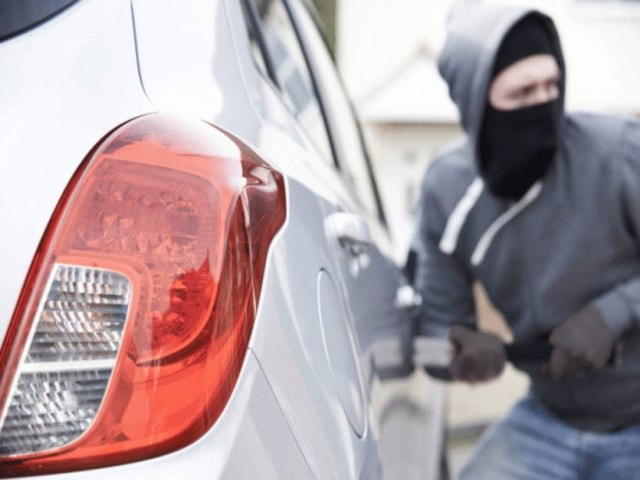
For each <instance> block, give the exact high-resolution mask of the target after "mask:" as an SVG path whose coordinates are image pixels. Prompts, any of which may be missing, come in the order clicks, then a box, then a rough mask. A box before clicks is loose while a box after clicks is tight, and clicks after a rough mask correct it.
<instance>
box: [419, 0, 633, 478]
mask: <svg viewBox="0 0 640 480" xmlns="http://www.w3.org/2000/svg"><path fill="white" fill-rule="evenodd" d="M439 68H440V72H441V74H442V76H443V77H444V78H445V80H446V81H447V83H448V85H449V91H450V95H451V97H452V99H453V101H454V102H455V103H456V105H457V107H458V109H459V111H460V116H461V119H462V124H463V127H464V130H465V132H466V137H465V139H464V142H462V143H460V144H458V145H456V146H454V147H452V148H450V149H449V150H447V151H445V152H444V153H443V154H441V155H440V156H439V158H437V159H436V160H435V161H434V163H433V165H432V167H431V168H430V169H429V171H428V172H427V175H426V177H425V180H424V184H423V192H422V204H421V214H420V219H419V230H418V267H417V272H416V275H417V277H416V285H417V288H418V290H419V291H420V293H421V294H422V296H423V301H424V302H423V306H424V311H423V312H422V315H421V318H420V323H419V333H420V334H422V335H430V336H433V335H448V336H449V338H450V340H451V341H452V342H453V344H454V346H455V352H456V353H455V358H454V360H453V362H452V365H451V368H450V370H449V375H450V376H451V377H452V378H453V379H454V380H463V381H467V382H482V381H486V380H489V379H491V378H494V377H496V376H498V375H499V374H500V373H501V371H502V369H503V368H504V364H505V358H506V355H505V349H504V346H503V345H502V343H501V342H500V340H499V339H498V338H497V337H495V336H493V335H490V334H486V333H481V332H478V331H477V330H476V328H475V326H476V313H475V307H474V299H473V293H472V283H473V282H474V281H479V282H480V283H482V285H483V286H484V288H485V289H486V291H487V292H488V295H489V297H490V299H491V300H492V302H493V304H494V305H495V306H496V307H497V308H498V310H500V312H501V313H502V314H503V315H504V317H505V319H506V320H507V322H508V324H509V326H510V328H511V330H512V332H513V337H514V341H515V342H528V341H532V340H537V339H540V338H546V339H548V342H549V343H550V344H551V345H552V353H551V357H550V359H549V361H548V362H546V363H544V364H520V365H516V366H517V367H518V368H521V369H523V370H525V371H526V372H527V373H528V374H529V376H530V377H531V390H530V393H529V394H528V396H527V397H526V398H525V399H524V400H522V401H521V402H520V403H519V404H518V405H517V406H516V407H515V408H514V409H513V410H512V411H511V412H510V413H509V415H508V416H507V417H506V418H505V419H504V420H503V421H501V422H500V423H499V424H498V425H496V426H495V427H494V428H492V429H491V430H490V431H489V432H487V433H486V434H485V436H484V437H483V439H482V440H481V441H480V443H479V445H478V447H477V449H476V452H475V454H474V455H473V456H472V458H471V460H470V462H469V464H468V465H467V467H466V469H465V470H464V472H463V474H462V478H463V479H480V480H487V479H492V480H498V479H587V478H588V479H601V478H602V479H605V478H606V479H608V480H612V479H625V480H627V479H633V478H640V332H639V331H638V326H639V324H640V124H639V123H638V122H636V121H633V120H630V119H619V118H613V117H607V116H602V115H592V114H566V113H565V112H564V109H563V105H564V93H565V92H564V90H565V88H564V87H565V78H566V72H565V65H564V61H563V56H562V51H561V47H560V42H559V39H558V35H557V32H556V30H555V27H554V25H553V23H552V21H551V20H550V19H549V18H548V17H547V16H545V15H543V14H541V13H539V12H536V11H531V10H523V9H517V8H505V7H497V6H478V7H474V8H472V9H469V10H467V11H466V12H464V13H462V14H459V15H458V16H456V17H454V18H453V19H452V21H451V23H450V31H449V34H448V38H447V41H446V44H445V47H444V50H443V53H442V55H441V57H440V60H439ZM594 68H596V67H595V66H594ZM616 344H621V345H622V346H623V355H622V364H621V365H619V366H611V365H609V364H608V363H607V360H608V358H609V357H610V356H611V353H612V349H613V348H614V345H616Z"/></svg>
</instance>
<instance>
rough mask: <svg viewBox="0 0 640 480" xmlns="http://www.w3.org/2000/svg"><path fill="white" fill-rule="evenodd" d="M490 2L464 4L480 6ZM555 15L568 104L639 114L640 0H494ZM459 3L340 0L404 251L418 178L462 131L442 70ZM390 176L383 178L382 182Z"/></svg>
mask: <svg viewBox="0 0 640 480" xmlns="http://www.w3.org/2000/svg"><path fill="white" fill-rule="evenodd" d="M474 1H482V0H459V2H462V3H473V2H474ZM488 1H493V3H511V4H513V3H517V4H524V5H530V6H534V7H535V8H538V9H540V10H542V11H544V12H546V13H548V14H549V15H551V16H552V17H553V18H554V20H555V22H556V24H557V26H558V29H559V31H560V36H561V38H562V42H563V47H564V50H565V56H566V59H567V72H568V73H567V106H568V109H570V110H596V111H604V112H612V113H617V114H630V115H638V116H640V93H638V90H637V89H638V85H640V61H638V60H639V59H638V55H639V54H638V52H637V45H640V1H638V0H626V1H623V0H537V1H524V0H522V1H518V0H501V1H500V0H488ZM453 3H454V1H453V0H395V1H394V2H389V1H388V0H338V3H337V11H336V13H337V20H336V24H337V29H336V39H337V42H336V56H337V60H338V63H339V66H340V69H341V71H342V75H343V77H344V80H345V84H346V86H347V89H348V90H349V93H350V94H351V97H352V98H354V99H355V102H356V108H357V110H358V113H359V116H360V119H361V121H362V122H363V124H364V125H365V132H366V136H367V139H368V143H369V147H370V152H371V156H372V159H373V161H374V165H375V168H376V173H377V176H378V179H379V180H381V181H380V182H379V183H380V189H381V193H382V196H383V201H384V204H385V208H386V210H387V216H388V218H389V221H390V226H391V228H392V232H393V234H394V235H395V236H396V237H397V239H398V240H399V244H400V245H401V246H402V247H401V248H400V249H399V251H398V252H397V255H398V258H401V257H402V256H403V255H404V253H405V248H406V245H407V244H408V242H409V239H410V237H411V235H412V225H413V215H412V214H413V212H414V211H415V205H416V203H417V200H418V197H417V194H418V191H419V181H420V179H421V177H422V175H423V172H424V170H425V169H426V168H427V166H428V164H429V161H430V159H432V158H433V156H434V154H435V153H436V152H437V151H438V150H440V149H441V148H442V147H443V146H445V145H446V144H448V143H450V142H451V140H452V139H453V138H455V137H457V136H459V135H460V130H459V127H458V118H457V111H456V109H455V107H454V106H453V104H452V103H451V101H450V100H449V97H448V94H447V89H446V85H445V84H444V82H443V81H442V80H441V78H440V76H439V74H438V72H437V68H436V58H437V54H438V52H439V50H440V48H441V46H442V44H443V41H444V37H445V33H446V17H447V13H448V11H449V8H450V6H451V5H452V4H453ZM382 180H383V181H382Z"/></svg>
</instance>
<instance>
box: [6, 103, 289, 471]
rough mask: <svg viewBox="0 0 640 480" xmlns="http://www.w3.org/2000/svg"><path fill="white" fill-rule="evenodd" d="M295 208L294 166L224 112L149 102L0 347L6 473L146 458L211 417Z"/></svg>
mask: <svg viewBox="0 0 640 480" xmlns="http://www.w3.org/2000/svg"><path fill="white" fill-rule="evenodd" d="M284 220H285V194H284V183H283V179H282V176H281V175H280V174H279V173H278V172H276V171H275V170H273V169H272V168H271V167H270V166H269V165H267V164H266V163H265V162H264V161H262V160H261V159H260V158H259V157H258V156H257V155H256V154H255V153H253V152H252V151H251V150H250V149H249V148H247V147H246V146H244V145H243V144H241V143H240V141H238V140H237V139H235V138H234V137H232V136H231V135H229V134H227V133H224V132H222V131H220V130H219V129H217V128H215V127H213V126H211V125H208V124H206V123H204V122H195V121H193V122H192V121H186V120H179V119H176V118H172V117H168V116H163V115H150V116H145V117H141V118H138V119H135V120H133V121H131V122H129V123H126V124H125V125H123V126H121V127H119V128H118V129H116V130H115V131H114V132H113V133H111V134H110V135H108V136H107V137H106V138H105V139H104V140H103V141H101V142H100V143H99V144H98V145H97V146H96V147H95V148H94V150H93V151H92V152H91V153H90V154H89V155H88V157H87V158H86V159H85V161H84V162H83V163H82V165H81V167H80V168H79V170H78V171H77V172H76V174H75V175H74V177H73V179H72V181H71V182H70V184H69V186H68V187H67V189H66V191H65V193H64V195H63V197H62V199H61V200H60V203H59V205H58V207H57V208H56V211H55V213H54V214H53V216H52V218H51V221H50V223H49V226H48V227H47V230H46V232H45V235H44V237H43V239H42V242H41V244H40V246H39V248H38V251H37V253H36V256H35V258H34V261H33V264H32V266H31V269H30V272H29V274H28V276H27V279H26V281H25V284H24V287H23V290H22V294H21V296H20V299H19V301H18V304H17V306H16V310H15V312H14V316H13V318H12V320H11V324H10V326H9V330H8V332H7V336H6V338H5V341H4V344H3V346H2V350H1V351H0V372H1V375H2V376H1V378H0V415H1V416H0V476H4V475H18V474H33V473H50V472H60V471H72V470H77V469H85V468H95V467H100V466H106V465H112V464H117V463H124V462H128V461H133V460H139V459H143V458H148V457H152V456H155V455H160V454H163V453H167V452H170V451H172V450H175V449H178V448H180V447H182V446H185V445H187V444H188V443H190V442H192V441H193V440H195V439H197V438H199V437H200V436H201V435H202V434H203V433H204V432H206V431H207V430H208V429H209V428H210V427H211V426H212V425H213V423H214V422H215V421H216V419H217V418H218V416H219V415H220V413H221V411H222V409H223V408H224V406H225V404H226V402H227V400H228V399H229V397H230V395H231V392H232V389H233V387H234V385H235V382H236V380H237V377H238V374H239V371H240V367H241V365H242V362H243V360H244V357H245V353H246V349H247V343H248V340H249V336H250V333H251V329H252V326H253V321H254V316H255V312H256V305H257V301H258V297H259V294H260V288H261V283H262V277H263V274H264V268H265V263H266V257H267V253H268V249H269V246H270V243H271V241H272V239H273V238H274V236H275V235H276V233H277V232H278V230H279V229H280V227H281V226H282V225H283V223H284Z"/></svg>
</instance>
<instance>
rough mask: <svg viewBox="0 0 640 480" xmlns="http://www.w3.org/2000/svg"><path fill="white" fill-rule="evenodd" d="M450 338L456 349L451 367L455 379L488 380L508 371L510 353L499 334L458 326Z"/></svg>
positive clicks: (453, 329) (469, 380)
mask: <svg viewBox="0 0 640 480" xmlns="http://www.w3.org/2000/svg"><path fill="white" fill-rule="evenodd" d="M449 340H451V343H453V346H454V348H455V353H454V357H453V361H452V362H451V366H450V367H449V369H450V371H451V376H452V377H453V379H454V380H462V381H465V382H470V383H475V382H485V381H487V380H491V379H494V378H496V377H498V376H499V375H500V374H501V373H502V370H504V365H505V363H506V361H507V355H506V352H505V348H504V344H503V343H502V341H501V340H500V339H499V338H498V337H497V336H495V335H493V334H490V333H482V332H476V331H475V330H472V329H470V328H467V327H462V326H460V325H455V326H454V327H452V328H451V330H449Z"/></svg>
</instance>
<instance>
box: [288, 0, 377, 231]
mask: <svg viewBox="0 0 640 480" xmlns="http://www.w3.org/2000/svg"><path fill="white" fill-rule="evenodd" d="M290 2H291V0H282V3H283V4H284V5H285V7H286V9H287V14H288V15H289V19H290V21H291V24H292V25H293V28H294V31H295V33H296V37H297V39H298V43H299V44H300V47H301V48H302V52H303V54H304V59H305V62H306V64H307V69H308V70H309V73H310V75H311V80H312V83H313V88H314V91H315V94H316V97H317V99H318V102H319V104H320V108H321V110H322V116H323V118H324V120H325V125H326V129H327V132H328V134H329V139H330V142H331V151H332V153H333V156H334V159H335V163H336V166H337V167H338V169H339V170H340V171H341V172H343V171H344V169H343V168H342V167H341V165H340V158H339V156H338V153H337V148H336V147H335V142H336V140H335V139H334V136H333V132H332V129H331V127H330V123H329V120H328V116H327V113H326V106H325V105H324V99H323V98H322V96H321V95H320V89H319V87H318V84H317V82H318V81H317V80H316V72H315V69H314V67H313V63H312V62H311V60H310V55H309V52H308V51H307V50H308V46H307V44H306V40H305V38H304V35H303V33H302V32H301V31H300V27H299V26H298V24H297V23H296V21H295V20H296V19H295V13H294V11H293V8H292V7H291V5H290ZM300 4H301V6H302V8H303V9H305V10H306V12H307V13H308V14H309V17H310V18H311V21H312V22H313V24H314V25H315V28H316V30H317V32H318V34H319V35H320V38H321V39H322V42H323V43H324V46H325V48H326V49H327V52H328V53H329V55H330V56H331V59H332V60H333V64H334V68H336V69H337V66H336V63H335V57H334V55H333V53H332V52H331V50H330V49H329V45H328V43H327V38H326V36H325V34H324V32H323V30H322V28H321V25H320V24H319V19H318V16H317V15H314V14H313V12H312V11H310V7H309V5H308V3H307V2H306V1H304V0H301V1H300ZM336 74H337V77H338V82H339V83H340V87H341V88H342V90H343V92H345V97H346V99H347V103H348V106H349V110H350V111H351V115H352V116H353V119H354V121H355V124H356V127H357V131H358V142H359V143H360V147H361V149H362V153H363V158H364V161H365V165H366V169H367V174H368V179H369V183H370V184H371V190H372V192H373V197H374V202H375V205H376V210H377V213H378V219H379V220H380V222H381V223H382V225H383V226H384V227H385V229H387V230H388V228H389V225H388V222H387V217H386V215H385V211H384V206H383V204H382V198H381V196H380V191H379V189H378V183H377V181H376V178H375V172H374V171H373V165H372V162H371V157H370V156H369V152H368V150H367V148H366V144H365V142H364V134H363V132H362V126H361V125H360V122H359V121H358V117H357V115H356V114H355V109H354V107H353V103H352V101H351V99H350V98H349V96H348V95H346V89H345V88H344V82H343V81H342V77H341V76H340V74H339V73H338V72H336ZM358 203H361V202H360V201H359V202H358Z"/></svg>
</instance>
